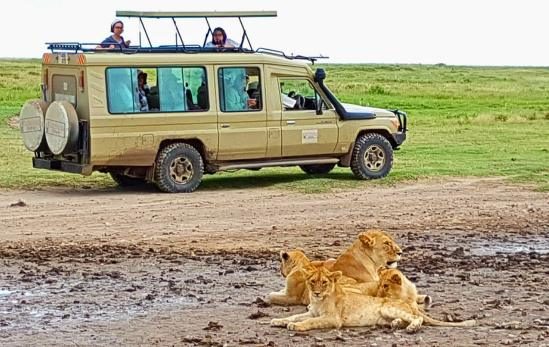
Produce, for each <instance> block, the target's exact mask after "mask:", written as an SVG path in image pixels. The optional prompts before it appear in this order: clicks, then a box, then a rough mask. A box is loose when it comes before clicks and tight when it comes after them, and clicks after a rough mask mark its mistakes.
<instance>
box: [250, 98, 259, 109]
mask: <svg viewBox="0 0 549 347" xmlns="http://www.w3.org/2000/svg"><path fill="white" fill-rule="evenodd" d="M248 107H250V108H256V107H257V99H248Z"/></svg>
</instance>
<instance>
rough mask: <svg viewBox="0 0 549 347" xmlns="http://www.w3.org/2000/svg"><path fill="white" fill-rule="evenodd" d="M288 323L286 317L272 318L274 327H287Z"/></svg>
mask: <svg viewBox="0 0 549 347" xmlns="http://www.w3.org/2000/svg"><path fill="white" fill-rule="evenodd" d="M287 325H288V321H287V320H285V319H279V318H278V319H277V318H275V319H271V326H272V327H284V328H285V327H286V326H287Z"/></svg>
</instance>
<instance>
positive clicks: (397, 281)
mask: <svg viewBox="0 0 549 347" xmlns="http://www.w3.org/2000/svg"><path fill="white" fill-rule="evenodd" d="M391 282H393V283H395V284H398V285H401V284H402V279H401V278H400V276H399V275H398V274H394V275H393V276H391Z"/></svg>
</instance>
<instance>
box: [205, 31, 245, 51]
mask: <svg viewBox="0 0 549 347" xmlns="http://www.w3.org/2000/svg"><path fill="white" fill-rule="evenodd" d="M238 46H239V44H238V43H236V42H234V41H233V40H231V39H229V38H228V37H227V33H225V29H223V28H221V27H217V28H215V29H214V30H213V32H212V40H211V41H210V42H208V43H207V44H206V47H210V48H211V47H217V48H234V47H238Z"/></svg>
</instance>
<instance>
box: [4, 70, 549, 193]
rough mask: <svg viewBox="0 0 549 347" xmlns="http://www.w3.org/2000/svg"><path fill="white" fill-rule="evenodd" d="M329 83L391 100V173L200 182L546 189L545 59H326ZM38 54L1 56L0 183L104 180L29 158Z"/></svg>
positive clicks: (381, 102)
mask: <svg viewBox="0 0 549 347" xmlns="http://www.w3.org/2000/svg"><path fill="white" fill-rule="evenodd" d="M324 67H325V68H326V71H327V75H328V77H327V80H326V81H327V84H328V85H329V86H330V88H331V89H332V91H334V92H335V93H336V95H338V97H339V98H340V99H341V100H342V101H344V102H348V103H356V104H361V105H370V106H376V107H381V108H398V109H401V110H404V111H406V112H407V113H408V115H409V129H410V131H409V133H408V139H407V141H406V142H405V143H404V145H403V146H402V147H401V150H399V151H397V152H395V162H394V166H393V171H392V172H391V174H390V175H389V176H388V177H387V178H386V179H383V180H377V181H358V180H355V179H354V178H353V176H352V174H351V171H350V170H349V169H345V168H338V169H336V170H334V171H333V172H332V173H330V174H328V175H324V176H322V177H317V178H311V177H308V176H307V175H305V174H303V173H302V172H301V171H300V170H299V169H298V168H274V169H262V170H261V171H239V172H235V173H220V174H216V175H213V176H207V177H206V178H205V180H204V183H203V185H202V186H201V189H222V188H244V187H258V186H276V187H279V188H285V189H290V190H297V191H303V192H323V191H328V190H331V189H338V188H348V187H360V186H366V185H372V184H394V183H397V182H400V181H404V180H416V179H423V178H437V177H443V176H451V177H471V176H475V177H505V178H506V179H508V180H510V181H513V182H519V183H527V184H532V185H533V186H534V187H535V189H538V190H542V191H549V68H541V67H540V68H533V67H532V68H524V67H461V66H445V65H325V66H324ZM39 84H40V62H39V61H38V60H0V149H1V150H0V188H26V189H32V188H40V187H44V186H75V187H83V186H89V187H92V188H97V187H106V186H112V185H114V183H113V182H112V181H111V180H110V178H109V177H108V176H107V175H103V174H99V173H96V174H93V175H92V176H90V177H83V176H80V175H72V174H64V173H56V172H50V171H46V170H37V169H33V168H32V164H31V156H32V155H31V153H29V152H28V151H26V150H25V148H24V147H23V145H22V142H21V138H20V135H19V130H18V129H17V128H16V126H15V124H16V118H15V117H16V116H17V114H18V111H19V109H20V107H21V106H22V104H23V103H24V102H25V100H27V99H32V98H38V97H39V95H40V89H39Z"/></svg>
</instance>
